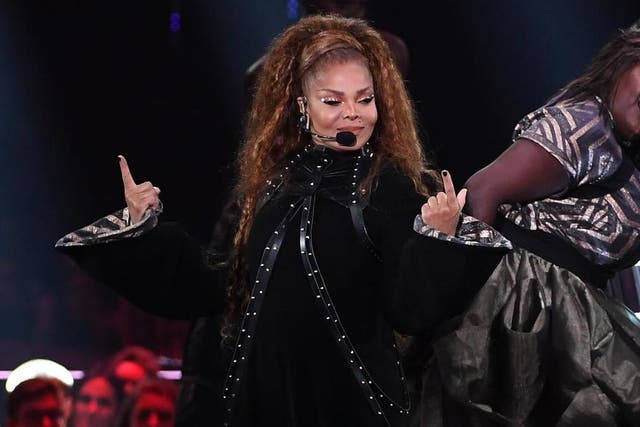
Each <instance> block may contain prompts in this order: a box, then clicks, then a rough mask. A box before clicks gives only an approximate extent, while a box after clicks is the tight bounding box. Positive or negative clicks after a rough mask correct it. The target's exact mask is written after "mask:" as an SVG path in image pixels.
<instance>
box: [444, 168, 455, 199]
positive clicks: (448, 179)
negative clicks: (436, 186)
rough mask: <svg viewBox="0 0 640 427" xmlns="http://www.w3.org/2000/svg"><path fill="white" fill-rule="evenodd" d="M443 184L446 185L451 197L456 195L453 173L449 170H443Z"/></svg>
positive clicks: (446, 190)
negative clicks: (452, 178)
mask: <svg viewBox="0 0 640 427" xmlns="http://www.w3.org/2000/svg"><path fill="white" fill-rule="evenodd" d="M442 184H443V185H444V192H445V193H447V196H450V197H451V198H455V197H456V190H455V188H454V187H453V181H452V180H451V174H450V173H449V172H448V171H447V170H443V171H442Z"/></svg>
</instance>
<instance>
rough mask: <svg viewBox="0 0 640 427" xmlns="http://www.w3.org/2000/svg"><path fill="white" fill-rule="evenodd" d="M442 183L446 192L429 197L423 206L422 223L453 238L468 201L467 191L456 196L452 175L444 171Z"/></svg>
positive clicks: (462, 191)
mask: <svg viewBox="0 0 640 427" xmlns="http://www.w3.org/2000/svg"><path fill="white" fill-rule="evenodd" d="M442 183H443V185H444V192H442V191H441V192H439V193H438V194H436V195H435V196H431V197H429V198H428V199H427V203H425V204H424V205H422V222H424V223H425V224H426V225H428V226H429V227H431V228H434V229H436V230H438V231H442V232H444V233H447V234H450V235H452V236H453V235H455V234H456V228H457V227H458V220H459V219H460V213H461V212H462V208H463V207H464V204H465V201H466V199H467V189H466V188H463V189H462V190H460V192H459V193H458V194H457V195H456V190H455V188H454V187H453V181H452V180H451V174H450V173H449V172H447V171H446V170H443V171H442Z"/></svg>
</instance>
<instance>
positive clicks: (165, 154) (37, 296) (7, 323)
mask: <svg viewBox="0 0 640 427" xmlns="http://www.w3.org/2000/svg"><path fill="white" fill-rule="evenodd" d="M4 3H11V4H7V5H5V6H7V7H4V8H3V9H4V12H0V13H2V14H1V15H0V28H2V30H1V31H2V33H3V34H2V37H0V53H1V55H0V161H1V162H2V165H1V167H0V201H1V202H0V206H1V211H0V236H2V237H1V238H0V369H12V368H13V367H15V366H16V365H17V364H18V363H20V362H22V361H24V360H26V359H27V358H31V357H49V358H53V359H54V360H56V361H58V362H60V363H63V364H65V365H66V366H68V367H69V368H74V369H86V368H88V367H89V366H90V365H91V364H92V363H93V362H95V361H96V360H98V359H100V358H102V357H104V356H105V355H108V354H110V353H111V352H113V351H115V350H116V349H118V348H119V347H121V346H122V345H125V344H130V343H139V344H143V345H146V346H149V347H151V348H153V349H154V350H156V351H158V353H159V354H163V355H167V356H169V357H174V358H179V357H180V354H181V353H180V349H181V345H182V339H183V336H184V330H185V328H186V325H185V324H184V323H181V322H166V321H162V320H160V319H156V318H153V317H151V316H147V315H145V314H144V313H142V312H140V311H139V310H137V309H135V308H133V307H131V306H130V305H128V304H127V303H126V302H124V301H121V300H120V299H119V298H117V297H116V296H115V295H114V294H113V293H112V292H110V291H109V290H107V289H104V288H103V287H101V286H100V285H99V284H96V283H92V282H90V281H89V280H88V279H87V278H86V277H85V276H84V275H83V274H82V273H80V272H78V271H77V270H75V268H74V266H73V265H72V264H71V263H70V262H69V261H68V260H67V259H66V258H64V257H63V256H61V255H59V254H57V253H56V252H55V251H54V249H53V245H54V243H55V241H56V240H57V239H58V238H59V237H60V236H62V235H63V234H65V233H67V232H69V231H71V230H73V229H75V228H78V227H79V226H81V225H85V224H87V223H89V222H91V221H93V220H94V219H97V218H98V217H100V216H103V215H104V214H106V213H109V212H112V211H114V210H116V209H119V208H120V207H122V206H123V204H124V200H123V196H122V189H121V182H120V176H119V169H118V165H117V159H116V155H118V154H124V155H126V156H127V158H128V160H129V164H130V167H131V169H132V172H133V174H134V177H135V178H136V179H137V180H139V181H144V180H152V181H153V183H154V184H155V185H157V186H159V187H160V188H161V189H162V199H163V202H164V205H165V213H164V217H165V218H166V219H170V220H178V221H180V222H181V223H182V224H184V226H185V227H186V228H187V229H188V230H189V231H190V232H191V233H193V234H194V235H195V236H196V237H197V238H198V239H199V240H200V241H201V242H202V243H203V244H206V243H207V241H208V239H209V237H210V235H211V232H212V226H213V223H214V221H215V219H216V217H217V215H218V213H219V212H220V209H221V207H222V202H223V199H224V196H225V194H226V191H227V188H228V186H229V184H230V180H231V168H232V166H231V161H232V158H233V155H234V151H235V149H236V144H237V141H238V139H239V137H240V129H241V123H242V119H243V111H244V108H245V107H244V98H243V88H242V80H243V73H244V70H245V69H246V68H247V67H248V66H249V65H250V64H251V63H252V62H253V61H254V60H255V59H257V58H258V57H259V56H260V55H261V54H262V52H264V50H265V49H266V47H267V45H268V44H269V42H270V40H271V38H272V37H273V36H274V35H276V34H277V33H278V32H279V31H280V30H282V29H283V28H284V27H285V26H286V25H287V24H289V23H291V22H293V21H294V20H295V19H296V18H295V16H293V15H291V14H290V10H289V8H290V6H291V5H290V3H291V1H290V0H272V1H258V0H252V1H234V2H221V1H217V0H188V1H187V0H184V1H179V0H173V3H172V2H170V1H168V0H165V1H159V0H153V1H150V0H136V1H130V2H92V1H88V2H87V1H79V0H77V1H71V0H59V1H56V2H47V1H35V0H22V1H19V2H18V1H13V2H11V0H9V1H7V0H5V2H4ZM419 3H420V4H421V5H420V9H421V11H420V12H418V11H417V10H416V7H417V6H416V5H417V4H419ZM638 17H640V5H639V4H638V2H637V1H635V0H633V1H632V0H628V1H627V0H606V1H605V0H553V1H551V0H547V1H539V2H514V1H512V0H493V1H480V0H477V1H471V0H464V1H463V0H461V1H453V2H415V1H404V0H396V1H393V2H390V1H383V0H374V1H372V2H371V13H370V18H371V20H372V22H373V23H374V24H375V25H377V26H378V27H380V28H383V29H387V30H391V31H393V32H395V33H397V34H398V35H400V36H401V37H403V38H404V39H405V41H406V43H407V45H408V47H409V51H410V54H411V69H410V74H409V76H408V81H407V84H408V87H409V89H410V91H411V93H412V96H413V98H414V99H415V103H416V108H417V111H418V113H419V116H420V120H421V125H422V129H423V134H424V137H425V141H426V144H427V148H428V150H430V151H431V152H432V153H433V154H434V155H435V156H436V159H437V163H438V164H439V165H440V166H441V167H446V168H447V169H449V170H450V171H451V172H452V176H453V177H454V180H455V181H456V183H457V184H458V185H461V184H462V183H463V182H464V181H465V180H466V178H468V177H469V176H470V175H471V173H473V172H474V171H475V170H477V169H479V168H480V167H482V166H484V165H486V164H487V163H489V162H490V161H491V160H492V159H493V158H495V157H496V156H497V155H498V154H499V153H500V152H501V151H502V150H503V149H504V148H505V147H506V146H507V144H509V142H510V135H511V131H512V128H513V125H514V124H515V123H516V122H517V120H518V119H519V118H520V117H521V116H523V115H524V114H526V113H527V112H529V111H530V110H532V109H534V108H535V107H537V106H538V105H540V104H541V103H542V102H544V100H545V99H546V98H547V97H548V96H550V95H551V94H552V93H553V91H554V90H555V89H557V88H559V87H560V86H561V85H563V84H564V83H565V82H567V81H568V80H569V79H571V78H573V77H575V76H577V75H578V74H579V73H580V72H581V71H582V69H583V68H584V66H585V65H586V64H587V63H588V61H589V60H590V59H591V58H592V57H593V55H594V54H595V53H596V51H597V50H598V48H599V47H600V46H602V45H603V44H604V43H605V41H606V40H607V39H608V38H609V37H610V36H612V35H613V34H614V32H615V31H616V29H618V28H621V27H626V26H628V25H630V24H631V23H632V22H633V21H635V20H636V19H637V18H638ZM516 167H517V165H516ZM149 292H150V297H151V296H152V294H153V283H149Z"/></svg>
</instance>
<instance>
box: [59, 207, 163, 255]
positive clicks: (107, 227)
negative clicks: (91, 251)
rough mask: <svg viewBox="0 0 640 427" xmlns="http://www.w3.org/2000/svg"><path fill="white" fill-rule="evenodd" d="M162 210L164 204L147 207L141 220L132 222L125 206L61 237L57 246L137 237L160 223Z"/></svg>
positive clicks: (107, 241)
mask: <svg viewBox="0 0 640 427" xmlns="http://www.w3.org/2000/svg"><path fill="white" fill-rule="evenodd" d="M161 212H162V205H160V207H159V208H158V209H147V211H146V212H145V213H144V214H143V216H142V219H141V220H140V221H138V222H137V223H135V224H130V222H131V221H130V218H129V210H128V209H127V208H124V209H121V210H119V211H117V212H114V213H112V214H110V215H107V216H105V217H103V218H100V219H98V220H97V221H95V222H93V223H91V224H89V225H87V226H84V227H82V228H80V229H78V230H75V231H73V232H71V233H69V234H67V235H65V236H63V237H61V238H60V239H59V240H58V241H57V242H56V245H55V247H56V248H62V247H72V246H90V245H97V244H104V243H109V242H114V241H117V240H122V239H127V238H132V237H137V236H140V235H142V234H144V233H146V232H148V231H149V230H151V229H153V228H154V227H155V226H156V225H157V224H158V215H160V213H161Z"/></svg>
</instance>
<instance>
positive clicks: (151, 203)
mask: <svg viewBox="0 0 640 427" xmlns="http://www.w3.org/2000/svg"><path fill="white" fill-rule="evenodd" d="M118 158H119V159H120V162H119V163H120V173H121V174H122V184H123V185H124V198H125V200H126V201H127V208H129V215H130V218H131V224H135V223H137V222H138V221H140V219H142V215H143V214H144V212H145V211H146V210H147V209H159V208H160V197H159V195H160V189H159V188H158V187H154V186H153V185H152V184H151V182H149V181H146V182H143V183H142V184H136V182H135V181H134V180H133V177H132V176H131V172H130V171H129V165H128V164H127V159H125V158H124V156H122V155H119V156H118Z"/></svg>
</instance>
